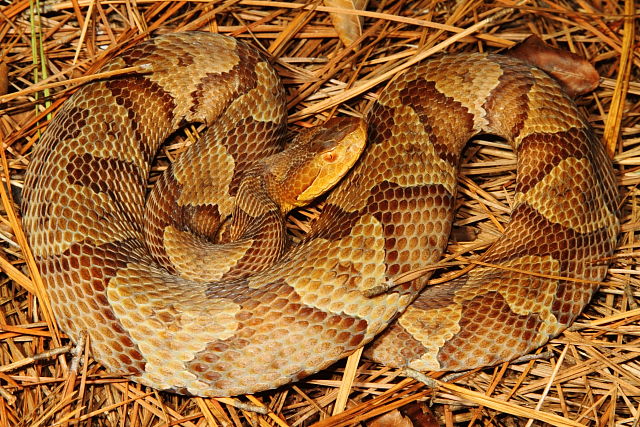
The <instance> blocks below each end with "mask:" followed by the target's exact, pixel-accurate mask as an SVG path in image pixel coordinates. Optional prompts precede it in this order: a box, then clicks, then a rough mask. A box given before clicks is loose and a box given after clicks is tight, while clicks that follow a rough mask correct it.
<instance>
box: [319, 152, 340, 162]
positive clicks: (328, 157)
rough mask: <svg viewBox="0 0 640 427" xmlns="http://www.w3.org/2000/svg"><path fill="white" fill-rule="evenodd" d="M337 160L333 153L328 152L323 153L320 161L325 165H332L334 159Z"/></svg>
mask: <svg viewBox="0 0 640 427" xmlns="http://www.w3.org/2000/svg"><path fill="white" fill-rule="evenodd" d="M337 158H338V155H337V154H336V153H334V152H333V151H330V152H328V153H324V154H323V155H322V159H323V160H324V161H325V162H326V163H333V162H335V161H336V159H337Z"/></svg>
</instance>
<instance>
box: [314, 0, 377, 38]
mask: <svg viewBox="0 0 640 427" xmlns="http://www.w3.org/2000/svg"><path fill="white" fill-rule="evenodd" d="M368 3H369V0H324V4H325V6H327V7H339V8H342V9H351V10H364V9H365V8H366V7H367V4H368ZM330 15H331V21H332V22H333V26H334V27H335V28H336V31H337V32H338V37H340V40H341V41H342V43H344V44H345V45H346V46H349V45H351V44H352V43H353V42H354V41H355V40H357V39H358V37H360V35H361V34H362V17H360V16H357V15H351V14H346V13H334V12H331V13H330Z"/></svg>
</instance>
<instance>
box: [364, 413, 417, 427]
mask: <svg viewBox="0 0 640 427" xmlns="http://www.w3.org/2000/svg"><path fill="white" fill-rule="evenodd" d="M368 427H414V426H413V423H412V422H411V420H410V419H409V418H407V417H403V416H402V414H401V413H400V411H398V410H397V409H395V410H393V411H391V412H387V413H386V414H384V415H381V416H379V417H378V418H376V419H374V420H373V421H371V422H370V423H369V424H368Z"/></svg>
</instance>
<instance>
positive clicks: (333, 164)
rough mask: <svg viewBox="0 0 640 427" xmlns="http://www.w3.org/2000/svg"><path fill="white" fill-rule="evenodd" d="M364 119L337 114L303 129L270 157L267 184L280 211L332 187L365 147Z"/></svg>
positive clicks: (310, 199)
mask: <svg viewBox="0 0 640 427" xmlns="http://www.w3.org/2000/svg"><path fill="white" fill-rule="evenodd" d="M366 139H367V131H366V125H365V122H364V120H362V119H357V118H346V117H339V118H333V119H331V120H329V121H327V122H326V123H325V124H323V125H321V126H316V127H313V128H309V129H306V130H304V131H302V132H300V134H298V136H297V137H296V139H295V140H294V141H293V142H292V144H291V145H290V146H289V147H288V148H287V149H285V150H284V151H283V152H281V153H279V154H277V155H275V156H273V157H271V158H270V159H269V166H268V171H269V173H268V175H269V176H268V177H267V186H268V188H269V191H270V193H271V194H272V195H273V197H274V199H276V200H278V202H279V203H280V204H281V206H282V210H283V211H288V210H290V209H293V208H295V207H299V206H304V205H306V204H308V203H310V202H311V201H313V200H314V199H315V198H317V197H318V196H320V195H321V194H323V193H324V192H326V191H327V190H329V189H330V188H331V187H333V186H334V185H335V184H336V183H337V182H338V181H340V179H341V178H342V177H343V176H345V174H346V173H347V172H348V171H349V169H351V167H352V166H353V165H354V164H355V162H356V161H357V160H358V158H359V157H360V154H361V153H362V151H363V150H364V147H365V144H366Z"/></svg>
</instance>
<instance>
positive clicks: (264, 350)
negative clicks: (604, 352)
mask: <svg viewBox="0 0 640 427" xmlns="http://www.w3.org/2000/svg"><path fill="white" fill-rule="evenodd" d="M135 65H145V66H146V67H147V68H148V70H149V72H145V73H140V74H136V75H129V76H125V77H119V78H113V79H106V80H100V81H95V82H92V83H90V84H87V85H85V86H83V87H82V88H81V89H80V90H78V91H77V92H76V93H75V94H74V95H73V96H72V97H71V98H70V99H69V100H68V101H67V102H66V103H65V104H64V105H63V107H62V108H61V110H60V112H59V113H58V114H57V116H56V117H55V119H54V120H53V121H52V123H51V124H50V125H49V127H48V129H47V131H46V132H45V133H44V135H43V136H42V139H41V141H40V143H39V144H38V146H37V148H36V149H35V150H34V152H33V155H32V158H31V162H30V165H29V167H28V170H27V173H26V180H25V186H24V192H23V206H22V212H23V224H24V228H25V230H26V232H27V235H28V238H29V242H30V245H31V247H32V250H33V253H34V256H35V259H36V261H37V264H38V266H39V269H40V271H41V274H42V276H43V279H44V281H45V283H46V285H47V287H48V292H49V295H50V298H51V301H52V305H53V310H54V312H55V315H56V317H57V319H58V321H59V323H60V326H61V327H62V329H63V330H64V331H65V332H66V333H67V334H68V335H69V336H70V337H71V339H72V340H77V339H78V338H79V337H80V335H81V334H83V333H86V334H88V336H89V338H90V344H91V348H92V354H93V356H94V357H95V358H96V359H97V360H98V361H100V362H101V363H102V364H104V365H105V366H106V367H107V368H108V369H109V370H111V371H113V372H120V373H125V374H127V375H129V376H130V378H131V379H133V380H134V381H137V382H140V383H142V384H146V385H149V386H152V387H155V388H157V389H161V390H170V391H174V392H177V393H183V394H189V395H199V396H228V395H237V394H243V393H253V392H257V391H260V390H265V389H269V388H274V387H277V386H279V385H282V384H285V383H288V382H291V381H295V380H298V379H301V378H303V377H305V376H307V375H309V374H311V373H313V372H316V371H318V370H321V369H323V368H325V367H327V366H328V365H329V364H331V363H333V362H335V361H336V360H338V359H340V358H342V357H345V356H346V355H348V354H350V353H351V352H353V351H354V350H355V349H357V348H359V347H360V346H363V345H365V344H367V343H369V342H370V341H372V340H373V338H374V337H376V336H379V335H380V333H381V332H382V331H383V330H385V328H386V330H385V331H384V333H383V334H382V335H381V336H379V337H378V338H377V339H376V340H375V341H374V344H373V345H371V346H370V347H369V348H368V350H367V351H368V354H369V355H370V356H371V357H373V358H374V359H376V360H378V361H381V362H382V363H386V364H388V365H391V366H399V367H409V368H412V369H416V370H420V371H425V370H437V371H442V370H465V369H471V368H475V367H479V366H485V365H492V364H495V363H498V362H501V361H506V360H511V359H513V358H514V357H517V356H519V355H522V354H524V353H526V352H528V351H531V350H532V349H534V348H536V347H538V346H540V345H542V344H544V343H545V342H547V341H548V340H549V339H550V338H552V337H554V336H556V335H557V334H558V333H560V332H561V331H562V330H563V329H565V328H566V327H567V326H568V325H569V324H571V322H572V321H573V320H574V319H575V318H576V316H577V315H578V314H579V313H580V312H581V310H582V309H583V307H584V306H585V305H586V304H587V303H588V301H589V300H590V298H591V296H592V294H593V292H594V291H595V289H596V286H595V285H594V283H593V282H597V281H599V280H601V279H602V278H603V277H604V275H605V274H606V271H607V261H606V258H607V257H608V256H609V255H610V254H611V253H612V251H613V249H614V248H615V245H616V242H617V235H618V231H619V220H618V208H617V197H618V196H617V189H616V184H615V181H614V175H613V170H612V166H611V161H610V159H609V158H608V157H607V155H606V153H605V152H604V149H603V146H602V144H601V143H600V142H599V141H598V140H597V138H596V137H595V136H594V134H593V132H592V130H591V128H590V126H589V124H588V123H587V121H586V119H585V118H584V117H583V116H582V114H581V113H580V112H579V111H578V110H577V108H576V106H575V105H574V103H573V101H572V100H571V99H570V98H569V97H568V96H567V95H565V94H564V93H563V92H562V90H561V89H560V88H559V86H558V85H557V84H556V82H555V81H554V80H553V79H551V78H550V77H548V76H547V75H546V74H545V73H544V72H542V71H540V70H538V69H537V68H535V67H532V66H530V65H527V64H524V63H523V62H521V61H519V60H517V59H514V58H509V57H504V56H499V55H493V54H485V53H482V54H480V53H478V54H457V55H445V56H440V57H437V58H435V59H431V60H429V61H427V62H424V63H421V64H419V65H417V66H414V67H413V68H411V69H409V70H407V71H406V72H404V73H403V74H401V75H400V76H398V77H397V78H396V79H395V80H394V81H393V82H392V83H391V84H390V86H389V87H387V88H385V89H384V90H383V91H382V93H381V94H380V96H379V98H378V99H377V101H376V102H375V104H374V106H373V108H372V109H371V110H370V111H369V113H368V115H367V134H368V142H367V143H366V144H367V145H366V148H364V153H363V154H362V155H361V156H360V157H359V159H357V160H353V161H352V162H351V163H353V162H354V161H355V165H354V166H353V168H351V169H350V170H349V171H348V172H347V171H346V170H345V171H342V172H340V173H343V172H344V173H345V174H346V176H345V177H344V178H343V179H342V180H340V181H339V182H338V183H337V185H336V186H335V188H333V189H332V190H331V191H330V194H329V195H328V196H327V199H326V203H325V206H324V209H323V210H322V212H321V214H320V216H319V217H318V218H317V219H315V220H314V221H313V222H312V224H311V231H310V232H309V233H308V234H307V235H306V237H305V238H304V239H303V240H302V241H301V242H299V243H295V244H293V243H290V242H287V241H286V238H285V240H284V242H285V243H283V244H281V245H280V246H279V247H277V248H275V249H273V248H271V249H264V248H263V247H262V246H261V241H262V239H271V238H273V234H278V233H280V234H282V233H281V231H278V230H280V229H279V227H280V225H278V224H280V223H281V222H282V220H277V219H274V218H273V217H271V213H270V212H274V211H277V210H278V208H277V207H276V208H269V209H267V208H263V207H264V205H265V204H267V205H268V204H269V203H271V202H270V201H269V200H267V199H265V198H263V196H262V195H263V193H264V192H262V191H258V192H254V191H244V192H243V191H241V190H240V187H241V186H242V185H243V183H245V182H248V179H247V178H246V176H247V173H246V171H247V170H253V169H252V168H253V167H254V166H255V164H256V163H257V162H259V160H258V159H259V158H262V157H264V156H271V155H274V154H276V153H277V152H278V151H279V150H280V149H281V147H282V145H283V144H284V142H283V135H284V131H285V115H286V111H285V106H284V91H283V88H282V86H281V83H280V81H279V79H278V76H277V75H276V73H275V71H274V70H273V69H272V67H271V66H270V64H269V62H268V60H267V58H266V57H265V56H264V55H262V54H261V53H259V52H257V51H256V50H254V49H253V48H251V47H249V46H248V45H246V44H244V43H242V42H239V41H237V40H235V39H233V38H229V37H225V36H221V35H216V34H208V33H180V34H171V35H163V36H159V37H156V38H154V39H152V40H150V41H148V42H144V43H141V44H139V45H137V46H135V47H133V48H132V49H130V50H127V51H126V52H124V53H123V54H122V55H121V56H119V57H117V58H115V59H114V60H112V61H111V62H109V63H108V64H107V65H106V66H105V67H104V68H103V71H106V70H117V69H121V68H124V67H129V66H135ZM186 123H206V124H208V125H209V126H208V129H207V131H206V134H205V135H204V136H203V137H202V138H201V139H199V140H198V141H197V142H196V143H194V144H193V145H192V146H191V147H190V148H189V149H188V150H187V151H186V152H185V153H184V154H182V155H181V156H180V158H179V159H178V160H177V161H176V162H175V163H173V165H172V166H171V167H170V168H169V169H168V170H167V171H166V172H165V174H164V175H163V176H162V177H161V178H160V179H159V182H158V184H157V185H156V186H155V188H154V189H153V190H151V194H150V195H149V197H148V198H147V196H146V186H147V181H148V176H149V171H150V167H151V164H152V162H153V159H154V156H155V153H156V151H157V150H158V148H159V146H160V145H161V144H162V143H163V141H164V140H165V139H166V138H167V137H168V136H169V135H171V134H173V133H174V132H176V130H177V129H179V128H181V127H183V126H184V125H185V124H186ZM336 123H338V125H336ZM358 123H359V122H357V121H350V120H347V121H338V122H331V125H330V129H329V130H319V131H312V132H317V133H316V134H313V135H312V136H310V137H306V139H308V140H315V139H318V140H320V139H321V137H320V136H318V135H319V134H323V133H324V134H323V135H324V136H322V138H325V137H326V138H328V139H330V140H331V139H333V140H339V139H342V138H343V137H345V136H348V138H350V136H349V135H352V134H357V133H358V132H361V131H362V132H363V131H364V130H363V129H362V126H361V125H360V124H358ZM331 126H333V127H332V128H331ZM336 128H337V129H338V130H336ZM354 132H355V133H354ZM478 134H493V135H497V136H499V137H502V138H504V139H505V140H507V141H509V142H510V144H511V145H512V146H513V148H514V150H515V152H516V155H517V183H516V194H515V199H514V203H513V212H512V216H511V220H510V223H509V224H508V227H507V229H506V231H505V232H504V235H503V236H502V237H501V238H500V239H498V240H497V242H496V243H495V244H494V245H493V246H492V247H491V248H490V249H489V250H488V251H487V252H486V254H485V255H484V256H483V258H482V260H483V261H484V262H485V263H486V264H487V265H490V266H479V267H477V268H475V269H473V270H472V271H471V272H470V273H468V274H467V275H465V276H463V277H460V278H458V279H455V280H452V281H450V282H447V283H444V284H441V285H437V286H429V287H426V288H425V289H423V287H424V286H425V283H426V282H427V279H428V276H427V275H425V276H423V277H420V278H417V279H414V280H411V281H409V282H406V283H401V284H397V283H395V279H396V278H398V277H399V276H400V275H403V274H404V273H407V272H410V271H414V270H417V269H420V268H423V267H425V266H428V265H430V264H433V263H435V262H437V261H438V260H439V259H440V257H441V254H442V252H443V250H444V248H445V246H446V244H447V239H448V236H449V232H450V229H451V222H452V219H453V207H454V201H455V195H456V175H457V169H458V163H459V159H460V153H461V150H462V148H463V147H464V145H465V144H466V142H467V141H468V140H469V139H470V138H471V137H473V136H475V135H478ZM336 135H337V136H336ZM304 138H305V137H303V139H304ZM289 145H290V144H289ZM321 145H322V144H321ZM361 148H362V147H360V149H361ZM345 150H346V151H349V150H351V149H350V148H349V149H345ZM321 151H322V150H321ZM343 151H344V150H343ZM322 155H323V156H325V157H326V158H327V159H328V160H329V162H331V161H333V160H334V155H333V154H330V155H325V154H322ZM285 163H286V162H285ZM348 166H351V165H350V164H349V165H348ZM276 169H277V170H276V171H275V172H274V171H271V172H269V173H271V174H275V175H277V179H276V181H274V182H284V178H286V177H285V176H284V175H287V174H288V173H290V172H289V171H288V170H287V168H286V167H284V166H282V167H279V168H276ZM336 173H338V172H336ZM314 174H315V175H314ZM319 174H320V172H314V173H313V174H311V175H313V176H312V177H311V178H309V177H307V178H305V179H306V181H305V182H306V183H305V184H304V185H302V184H300V185H298V184H295V183H297V182H299V180H298V178H296V179H294V184H291V185H289V184H282V185H280V184H278V185H279V186H280V187H282V188H284V190H282V188H281V190H282V191H283V192H284V193H283V192H281V193H277V194H287V191H290V190H291V188H293V187H296V186H298V187H299V188H298V193H297V194H302V193H304V192H305V189H306V188H310V187H311V186H312V184H310V182H313V181H314V179H315V178H314V177H316V176H319ZM248 175H249V176H250V175H251V174H248ZM302 175H304V173H302ZM329 175H331V174H329ZM243 177H245V178H243ZM336 180H337V179H336ZM260 182H262V181H260ZM252 185H258V187H260V184H255V183H254V184H252ZM331 185H332V184H331V183H329V184H328V186H331ZM264 186H267V187H269V185H266V184H265V185H263V187H264ZM279 191H280V190H279ZM240 194H249V195H251V194H253V197H249V199H251V200H253V202H247V201H246V199H247V198H246V197H244V196H240ZM274 194H275V193H274ZM277 197H278V196H276V198H277ZM283 197H285V196H283ZM287 197H288V196H287ZM296 197H297V196H296ZM287 203H288V202H287ZM285 204H286V203H285ZM290 204H292V205H295V204H296V203H294V202H292V203H290ZM256 206H258V207H256ZM281 210H282V211H286V209H281ZM265 212H267V213H265ZM229 216H231V218H232V219H231V220H229ZM266 217H268V218H269V219H267V220H265V221H266V222H263V223H261V224H262V225H260V227H257V228H256V229H255V230H253V229H252V228H251V227H253V225H250V224H255V221H258V222H259V221H262V219H260V218H263V219H264V218H266ZM238 218H240V219H238ZM174 220H175V221H177V222H176V223H172V222H170V221H174ZM230 221H231V222H230ZM278 221H280V223H279V222H278ZM248 224H249V225H248ZM265 224H266V225H265ZM219 226H220V230H222V231H219V230H218V227H219ZM249 229H252V230H253V231H251V230H249ZM276 229H277V230H276ZM217 230H218V231H217ZM247 230H249V231H247ZM274 230H275V231H274ZM187 231H190V232H191V233H187ZM238 238H239V239H240V240H236V239H238ZM278 239H280V238H279V237H278V238H277V239H276V240H275V241H281V240H278ZM270 241H273V240H270ZM266 246H269V245H266ZM276 246H278V245H276ZM209 249H213V250H214V252H213V255H210V254H209V253H208V252H207V250H209ZM263 252H264V253H265V254H267V258H269V262H268V263H267V264H268V265H266V264H265V265H262V266H259V267H255V265H254V264H255V263H260V262H261V261H259V259H260V256H261V254H263ZM518 270H524V271H529V272H532V273H536V274H534V275H532V274H527V273H524V272H519V271H518ZM559 277H567V278H573V279H584V280H583V281H582V282H580V281H575V280H561V279H559ZM383 285H384V286H385V291H384V292H377V293H376V292H373V293H376V295H371V294H372V291H373V290H375V289H378V288H379V287H380V286H383ZM421 291H422V292H421ZM401 313H403V314H402V315H401V316H400V317H399V318H397V317H398V315H400V314H401ZM396 318H397V320H396V321H394V319H396ZM392 321H394V322H393V323H392V326H391V327H389V328H387V326H388V325H389V324H390V322H392Z"/></svg>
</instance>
